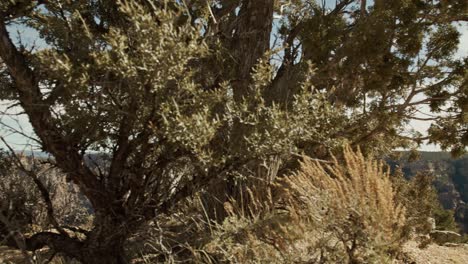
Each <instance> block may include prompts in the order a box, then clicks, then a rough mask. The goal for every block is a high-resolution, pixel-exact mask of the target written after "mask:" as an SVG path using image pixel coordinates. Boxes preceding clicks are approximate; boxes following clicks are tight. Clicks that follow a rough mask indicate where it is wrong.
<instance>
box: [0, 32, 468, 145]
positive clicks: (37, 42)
mask: <svg viewBox="0 0 468 264" xmlns="http://www.w3.org/2000/svg"><path fill="white" fill-rule="evenodd" d="M458 27H459V29H460V32H461V37H460V43H459V46H458V52H457V53H456V55H455V56H457V57H465V56H468V23H463V24H461V25H459V26H458ZM9 31H10V33H11V35H12V38H13V39H14V40H16V41H18V40H19V39H21V41H22V43H26V44H27V45H34V46H36V48H41V47H45V46H46V44H45V43H44V41H43V40H42V39H40V38H39V35H38V33H37V32H35V31H34V30H31V29H27V28H9ZM9 105H10V102H5V101H1V100H0V111H1V112H4V111H5V109H6V107H8V106H9ZM421 110H422V111H423V112H424V111H427V112H428V109H421ZM1 112H0V135H1V136H2V137H4V138H5V139H6V141H7V142H8V144H10V145H11V146H12V147H13V148H14V149H17V150H23V149H30V148H31V143H34V142H33V141H32V140H31V139H28V138H27V137H25V136H22V135H20V134H18V133H13V132H12V131H11V130H10V129H8V128H7V126H9V127H11V128H13V129H16V130H21V132H22V133H24V134H25V135H33V132H32V128H31V125H30V124H29V121H28V118H27V117H26V116H25V115H17V114H19V113H21V108H19V107H14V108H12V109H9V110H8V113H9V114H10V115H5V114H2V113H1ZM2 124H3V125H2ZM429 126H430V122H427V121H417V120H413V121H412V122H411V123H410V124H409V127H408V128H409V129H414V130H416V131H419V132H421V133H422V134H423V135H425V134H426V131H427V129H428V128H429ZM33 145H34V144H33ZM2 147H4V144H3V143H2V142H0V148H2ZM420 150H422V151H440V147H439V146H438V145H435V144H430V145H429V144H423V145H422V146H421V147H420Z"/></svg>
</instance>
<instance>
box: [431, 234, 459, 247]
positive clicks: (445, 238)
mask: <svg viewBox="0 0 468 264" xmlns="http://www.w3.org/2000/svg"><path fill="white" fill-rule="evenodd" d="M430 236H431V239H432V240H433V241H434V242H436V243H437V244H439V245H443V244H444V243H450V242H457V241H458V240H459V239H460V238H461V235H460V234H458V233H457V232H453V231H442V230H434V231H432V232H431V233H430Z"/></svg>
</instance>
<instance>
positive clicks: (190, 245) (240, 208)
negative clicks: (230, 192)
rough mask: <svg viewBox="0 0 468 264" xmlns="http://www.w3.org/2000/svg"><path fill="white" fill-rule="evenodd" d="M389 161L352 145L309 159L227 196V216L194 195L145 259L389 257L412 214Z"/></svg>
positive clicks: (296, 260)
mask: <svg viewBox="0 0 468 264" xmlns="http://www.w3.org/2000/svg"><path fill="white" fill-rule="evenodd" d="M384 167H385V166H384V165H383V164H382V163H381V162H379V161H376V160H374V159H371V158H369V159H366V158H364V156H363V155H362V154H361V153H360V151H356V152H354V151H352V150H351V149H350V148H346V149H345V150H344V153H343V160H342V161H341V160H338V159H336V158H334V159H333V160H332V161H331V162H330V163H320V162H317V161H314V160H312V159H309V158H304V161H303V162H302V165H301V169H300V171H298V172H297V173H295V174H293V175H291V176H289V177H285V178H282V179H277V180H276V182H274V183H273V182H265V184H263V185H262V184H260V183H257V184H254V185H249V187H248V188H245V189H244V192H243V195H244V197H243V199H231V200H230V201H228V202H225V203H224V210H225V212H226V214H227V215H228V217H227V218H225V219H224V221H223V222H217V221H212V220H211V218H210V216H209V214H208V213H207V212H208V211H209V210H210V208H207V207H206V206H209V204H207V203H202V202H201V200H198V199H195V200H191V201H190V202H188V203H187V207H185V208H184V209H183V210H182V211H183V212H182V213H181V214H180V215H179V216H180V217H178V218H177V221H174V223H175V222H178V223H182V224H180V225H178V227H177V228H174V226H175V225H172V227H169V226H167V227H163V226H161V225H159V224H158V226H159V227H158V228H157V229H158V230H159V231H158V232H159V233H158V235H154V236H153V238H158V240H157V241H156V239H154V240H153V242H152V243H150V245H152V250H153V251H152V254H151V256H153V259H152V260H151V258H148V256H150V255H147V256H146V257H147V258H146V262H147V263H150V262H152V261H153V262H154V261H155V260H156V259H157V261H158V262H167V263H186V262H196V263H389V262H391V261H392V259H393V258H395V257H396V255H397V254H398V252H399V249H400V248H401V245H402V243H403V242H404V241H405V239H406V229H405V227H406V218H405V208H404V207H403V206H402V205H401V204H400V203H399V202H398V201H397V196H396V193H395V190H394V188H393V185H392V182H391V181H390V178H389V172H388V171H386V170H385V169H384ZM172 221H173V220H172ZM160 223H168V221H161V222H160ZM169 231H170V235H169V236H168V235H167V234H168V232H169ZM169 238H170V239H169ZM161 245H163V246H161ZM176 248H177V249H178V250H174V249H176Z"/></svg>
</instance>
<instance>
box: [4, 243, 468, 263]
mask: <svg viewBox="0 0 468 264" xmlns="http://www.w3.org/2000/svg"><path fill="white" fill-rule="evenodd" d="M404 252H405V253H406V255H407V258H408V259H407V261H405V263H406V264H468V244H457V245H453V246H439V245H436V244H431V245H429V246H428V247H427V248H424V249H420V248H418V244H417V243H416V242H409V243H407V244H406V245H405V246H404ZM45 255H48V254H42V256H41V254H38V256H37V257H36V260H37V258H39V259H42V261H44V260H47V257H46V256H45ZM49 257H50V256H49ZM42 261H40V260H39V261H38V262H36V263H41V262H42ZM10 263H11V264H13V263H14V264H17V263H19V264H23V263H31V262H30V261H28V260H27V259H26V258H25V256H24V255H23V254H22V253H21V252H20V251H18V250H12V249H9V248H7V247H0V264H10ZM51 263H57V264H58V263H60V264H61V263H64V264H65V262H63V260H61V259H54V261H52V262H51Z"/></svg>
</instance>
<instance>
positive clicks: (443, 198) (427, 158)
mask: <svg viewBox="0 0 468 264" xmlns="http://www.w3.org/2000/svg"><path fill="white" fill-rule="evenodd" d="M399 154H401V155H399V156H400V157H399V158H398V159H389V160H387V162H388V163H389V165H390V166H391V168H392V170H394V169H396V168H397V166H399V167H400V168H401V170H402V171H403V173H404V175H405V177H406V178H408V179H411V178H412V177H413V176H415V175H416V174H417V173H418V172H428V175H433V176H434V187H435V189H436V190H437V194H438V198H439V201H440V203H441V205H442V206H443V208H444V209H447V210H452V211H453V212H454V215H455V220H456V221H457V222H458V223H459V225H460V226H461V228H462V230H463V231H464V232H465V233H467V232H468V155H464V156H462V157H459V158H452V157H451V155H450V153H448V152H419V153H418V157H416V159H413V158H410V156H411V153H409V152H403V153H399Z"/></svg>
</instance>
